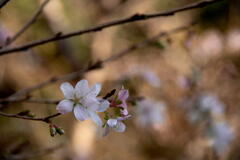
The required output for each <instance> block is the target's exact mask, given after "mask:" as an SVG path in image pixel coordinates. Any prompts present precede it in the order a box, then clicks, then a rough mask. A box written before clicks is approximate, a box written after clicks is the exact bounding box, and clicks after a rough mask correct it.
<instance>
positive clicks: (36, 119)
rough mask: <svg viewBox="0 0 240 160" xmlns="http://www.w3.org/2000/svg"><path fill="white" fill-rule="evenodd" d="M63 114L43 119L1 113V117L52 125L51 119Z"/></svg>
mask: <svg viewBox="0 0 240 160" xmlns="http://www.w3.org/2000/svg"><path fill="white" fill-rule="evenodd" d="M60 115H61V113H55V114H53V115H50V116H47V117H43V118H34V117H28V116H21V115H19V114H9V113H4V112H0V116H4V117H9V118H19V119H25V120H31V121H40V122H45V123H51V121H50V120H51V119H52V118H54V117H57V116H60Z"/></svg>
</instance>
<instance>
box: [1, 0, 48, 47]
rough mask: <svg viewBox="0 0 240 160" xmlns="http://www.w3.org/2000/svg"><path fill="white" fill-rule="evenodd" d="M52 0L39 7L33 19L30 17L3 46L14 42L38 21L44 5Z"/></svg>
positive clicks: (46, 0)
mask: <svg viewBox="0 0 240 160" xmlns="http://www.w3.org/2000/svg"><path fill="white" fill-rule="evenodd" d="M49 1H50V0H45V1H44V2H43V3H42V4H41V5H40V7H39V8H38V10H37V11H36V12H35V13H34V14H33V16H32V17H31V19H29V21H28V22H27V23H25V24H24V26H23V27H22V28H21V29H20V30H19V31H18V32H17V33H16V34H15V35H13V36H12V37H9V38H8V39H7V40H6V42H5V45H4V46H3V47H6V46H8V45H10V44H12V43H13V42H14V41H15V40H16V39H17V38H18V37H20V36H21V35H22V34H23V33H24V32H25V31H26V30H27V29H28V28H29V27H30V26H31V25H32V24H33V23H35V22H36V20H37V18H38V17H39V15H40V14H41V13H42V11H43V9H44V7H45V6H46V5H47V4H48V2H49Z"/></svg>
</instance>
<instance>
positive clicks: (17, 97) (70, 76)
mask: <svg viewBox="0 0 240 160" xmlns="http://www.w3.org/2000/svg"><path fill="white" fill-rule="evenodd" d="M194 24H195V23H191V24H190V25H185V26H181V27H178V28H176V29H173V30H170V31H168V32H161V33H159V34H158V35H156V36H154V37H152V38H149V39H146V40H144V41H142V42H140V43H136V44H134V45H131V46H130V47H128V48H127V49H125V50H123V51H120V52H118V53H117V54H114V55H113V56H110V57H109V58H107V59H105V60H103V61H98V62H96V63H94V64H92V65H89V66H88V67H87V68H85V69H82V70H79V71H76V72H73V73H69V74H67V75H62V76H56V77H52V78H50V79H49V80H46V81H44V82H41V83H39V84H37V85H34V86H32V87H29V88H25V89H22V90H19V91H17V92H16V93H15V94H13V95H11V96H10V97H9V98H7V99H4V100H2V101H1V100H0V103H1V102H4V101H6V102H8V101H10V102H14V101H21V100H24V96H27V95H28V94H29V93H31V92H33V91H35V90H37V89H40V88H43V87H44V86H46V85H49V84H51V83H55V82H57V81H67V80H73V79H77V78H78V77H81V76H82V74H84V73H86V72H89V71H92V70H96V69H99V68H101V67H102V65H103V64H105V63H108V62H111V61H114V60H116V59H118V58H121V57H122V56H124V55H126V54H128V53H130V52H132V51H133V50H136V49H139V48H142V47H145V46H146V45H148V44H151V43H152V42H153V41H155V40H157V39H159V38H162V37H165V36H168V35H170V34H173V33H178V32H181V31H184V30H187V29H189V28H190V27H192V25H194Z"/></svg>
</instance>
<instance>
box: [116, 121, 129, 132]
mask: <svg viewBox="0 0 240 160" xmlns="http://www.w3.org/2000/svg"><path fill="white" fill-rule="evenodd" d="M113 129H114V130H115V131H116V132H124V131H125V130H126V126H125V124H124V123H123V122H121V121H118V123H117V126H116V127H115V128H113Z"/></svg>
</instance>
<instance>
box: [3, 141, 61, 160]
mask: <svg viewBox="0 0 240 160" xmlns="http://www.w3.org/2000/svg"><path fill="white" fill-rule="evenodd" d="M62 147H63V145H62V144H60V145H57V146H54V147H50V148H46V149H42V150H39V151H35V152H32V153H22V154H18V155H7V156H3V157H4V160H27V159H33V158H39V157H42V156H45V155H47V154H51V153H53V152H55V151H56V150H58V149H60V148H62Z"/></svg>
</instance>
